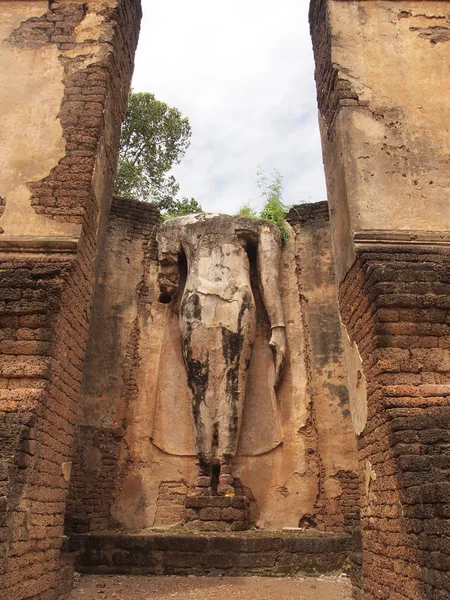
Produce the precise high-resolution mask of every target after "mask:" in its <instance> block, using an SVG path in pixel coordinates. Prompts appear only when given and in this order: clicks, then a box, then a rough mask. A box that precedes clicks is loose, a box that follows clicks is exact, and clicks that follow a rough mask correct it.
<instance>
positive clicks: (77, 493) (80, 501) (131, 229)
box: [66, 198, 159, 533]
mask: <svg viewBox="0 0 450 600" xmlns="http://www.w3.org/2000/svg"><path fill="white" fill-rule="evenodd" d="M158 223H159V211H158V210H157V209H156V207H155V206H154V205H152V204H147V203H143V202H137V201H134V200H129V199H125V198H113V201H112V205H111V212H110V219H109V223H108V228H107V231H106V243H105V247H104V249H103V252H102V256H101V261H100V267H99V274H100V283H99V285H98V288H97V290H96V295H95V297H94V301H93V307H92V311H93V314H94V316H95V318H93V319H92V321H91V327H90V333H89V342H88V347H87V354H86V360H85V365H84V381H83V396H82V398H83V406H82V410H83V417H82V422H81V424H80V425H79V427H78V429H77V454H76V458H75V460H74V466H73V475H72V482H71V487H70V493H69V497H68V500H67V510H66V531H67V532H68V533H84V532H88V531H104V530H105V529H108V527H110V526H111V504H112V501H113V497H114V492H115V490H116V487H117V485H118V481H119V480H120V479H121V478H122V476H123V471H124V470H126V468H127V463H126V461H125V464H121V466H119V463H118V458H119V453H120V450H121V448H122V445H123V435H124V431H125V419H126V413H127V407H128V406H129V404H130V403H132V402H133V401H135V400H136V398H137V393H138V382H137V370H138V368H139V364H140V361H141V356H140V354H141V353H140V348H139V340H140V323H141V322H142V319H143V318H145V312H146V304H147V302H148V298H149V293H150V292H149V288H148V285H149V279H150V278H149V277H148V268H149V264H150V261H152V260H154V259H155V243H156V230H157V226H158ZM134 262H136V263H137V264H136V265H135V266H136V280H134V275H133V274H134V272H135V271H134V269H133V267H132V265H133V263H134ZM116 288H117V289H116ZM130 305H132V306H133V307H135V309H136V312H135V313H134V312H133V315H132V316H131V317H129V316H128V313H127V310H128V308H129V307H130ZM128 319H130V322H128ZM92 423H95V425H93V424H92Z"/></svg>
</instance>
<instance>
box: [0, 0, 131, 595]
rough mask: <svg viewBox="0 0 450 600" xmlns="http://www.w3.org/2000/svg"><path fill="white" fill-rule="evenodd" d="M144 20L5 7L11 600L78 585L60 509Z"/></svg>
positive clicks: (0, 432) (4, 442)
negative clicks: (67, 556)
mask: <svg viewBox="0 0 450 600" xmlns="http://www.w3.org/2000/svg"><path fill="white" fill-rule="evenodd" d="M139 20H140V3H139V2H137V1H134V0H99V1H96V2H90V1H88V2H80V1H78V0H67V1H64V2H53V1H50V2H47V1H45V2H43V1H41V0H30V1H22V2H0V43H1V57H2V58H1V61H2V65H3V66H2V73H1V74H0V79H1V90H2V92H1V97H0V109H1V110H0V114H1V117H0V118H1V128H2V140H3V141H2V148H1V149H0V165H1V167H2V181H1V183H0V196H1V198H2V200H1V202H0V324H1V328H2V329H1V337H0V544H1V547H0V595H1V596H2V597H4V598H14V599H17V600H21V599H25V598H39V599H40V600H44V599H45V600H47V599H48V600H51V599H56V598H62V597H63V595H64V593H65V591H66V589H67V587H68V586H69V587H70V585H71V579H70V569H69V570H68V571H67V570H65V569H64V568H63V567H64V563H63V560H62V554H61V549H62V543H63V519H64V510H65V500H66V494H67V490H68V487H69V482H70V478H71V462H72V455H73V446H74V426H75V424H76V422H77V419H78V405H79V403H78V401H79V393H80V382H81V369H82V361H83V358H84V352H85V344H86V338H87V329H88V322H89V303H90V297H91V293H92V289H93V285H94V281H95V258H96V254H97V250H98V247H99V239H100V238H101V232H102V230H103V227H104V222H105V217H106V216H107V214H108V211H109V202H110V197H111V188H112V179H113V174H114V170H115V166H116V160H117V153H118V144H119V135H120V124H121V119H122V118H123V115H124V112H125V108H126V102H127V94H128V90H129V86H130V80H131V73H132V67H133V56H134V51H135V47H136V43H137V36H138V31H139ZM69 566H70V565H69Z"/></svg>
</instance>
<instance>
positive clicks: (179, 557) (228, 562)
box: [70, 531, 351, 577]
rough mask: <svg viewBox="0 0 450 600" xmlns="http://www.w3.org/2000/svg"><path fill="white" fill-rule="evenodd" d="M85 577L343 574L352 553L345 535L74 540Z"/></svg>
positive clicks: (154, 534) (107, 535)
mask: <svg viewBox="0 0 450 600" xmlns="http://www.w3.org/2000/svg"><path fill="white" fill-rule="evenodd" d="M70 545H71V550H72V551H76V552H77V553H78V559H77V565H76V568H77V570H78V571H80V572H82V573H108V574H117V575H132V574H136V575H137V574H148V575H199V576H203V575H231V576H251V575H265V576H277V577H278V576H290V575H301V574H314V573H330V572H333V571H338V570H341V569H342V568H343V566H344V565H345V563H346V561H347V559H348V555H349V553H350V551H351V538H350V536H348V535H345V534H324V533H319V532H311V533H309V532H296V533H286V532H259V531H250V532H249V531H247V532H235V533H234V532H226V533H218V532H214V533H212V532H208V533H206V532H202V533H192V534H186V533H185V532H183V533H173V532H171V533H166V532H164V533H161V532H151V533H145V534H135V535H133V534H119V533H113V532H111V533H104V534H78V535H72V537H71V540H70Z"/></svg>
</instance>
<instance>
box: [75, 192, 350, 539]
mask: <svg viewBox="0 0 450 600" xmlns="http://www.w3.org/2000/svg"><path fill="white" fill-rule="evenodd" d="M323 214H324V211H323V210H322V212H321V213H320V215H321V216H323ZM325 214H326V207H325ZM155 217H156V213H155V212H154V209H153V208H152V207H151V206H149V205H142V204H139V203H133V202H131V201H121V200H119V199H118V200H115V201H114V204H113V211H112V213H111V222H110V226H109V229H108V242H107V247H106V250H105V254H104V255H103V258H102V266H101V286H100V287H99V290H98V291H99V293H98V295H97V297H96V301H95V305H94V311H93V314H94V315H95V320H93V321H92V325H91V334H90V344H89V348H90V350H89V354H88V359H87V361H86V368H85V379H84V381H85V384H84V387H85V394H84V399H83V403H84V411H85V424H86V428H85V429H86V434H83V433H82V431H83V428H81V430H80V436H81V437H80V440H81V441H80V452H82V453H83V454H84V455H85V456H89V457H90V456H91V455H92V457H94V455H95V456H97V457H98V458H97V459H96V460H97V465H98V471H97V478H96V481H103V480H104V477H105V478H107V477H114V478H115V479H114V480H113V481H111V479H110V480H109V483H108V484H107V485H108V486H109V487H108V488H107V489H108V490H110V489H112V488H113V487H115V493H114V495H111V494H110V493H109V491H108V494H106V495H105V493H104V492H105V489H106V488H104V486H103V483H102V484H101V485H100V486H93V485H92V484H90V483H89V477H90V474H89V472H88V471H89V469H90V467H88V468H87V470H85V472H84V473H83V472H82V471H83V469H82V468H80V472H79V473H78V474H77V469H75V474H74V477H75V480H76V481H77V484H76V486H74V488H73V490H72V491H73V498H72V500H71V503H72V504H71V506H72V508H71V509H70V511H69V512H70V519H69V520H68V528H69V529H70V528H72V530H78V531H80V530H88V529H89V528H90V529H91V530H99V529H102V528H104V526H105V525H104V521H103V520H99V519H98V516H99V511H98V508H99V507H100V505H102V502H103V503H104V502H105V497H106V496H107V502H110V504H111V500H112V505H111V519H110V522H109V525H110V526H111V527H114V526H120V527H123V528H125V529H127V530H135V529H140V528H146V527H155V526H156V527H162V526H168V525H171V524H175V523H177V522H180V520H181V516H182V509H183V502H184V498H185V496H186V493H187V491H188V487H189V486H191V485H193V483H194V480H195V476H196V468H195V464H194V445H193V437H192V425H191V416H190V409H189V405H188V402H187V383H186V375H185V370H184V365H183V362H182V358H181V351H180V342H179V330H178V324H177V317H176V314H173V313H172V309H171V307H170V306H169V305H165V304H161V303H159V302H158V298H159V290H158V287H157V278H156V276H157V267H158V265H157V262H156V255H155V254H154V252H153V250H152V248H153V244H154V239H155ZM294 220H295V219H294ZM311 248H312V249H313V252H311ZM322 259H323V264H322V266H321V267H320V268H319V272H317V268H318V266H319V264H320V263H321V260H322ZM281 272H282V275H281V281H280V287H281V290H282V293H281V295H282V298H283V306H284V314H285V321H286V326H287V332H288V343H289V357H288V365H287V368H286V371H285V374H284V376H283V380H282V383H281V385H280V388H279V393H278V399H277V401H276V405H275V407H274V408H275V411H274V412H271V410H269V409H270V407H268V409H267V413H269V414H268V415H267V414H262V413H266V410H265V409H264V410H262V409H261V402H263V400H264V399H262V398H261V397H260V396H258V395H256V394H253V391H252V390H253V388H257V389H261V388H260V386H261V383H260V380H263V381H265V380H266V379H267V381H269V380H270V373H269V374H268V373H267V369H266V370H263V369H262V368H261V366H259V365H260V364H265V363H264V362H263V363H259V361H260V360H262V361H264V360H265V359H264V358H263V356H265V353H267V354H268V359H269V364H270V361H271V355H270V349H269V347H268V335H269V332H268V323H267V321H266V317H265V315H264V312H263V310H262V305H261V298H260V296H259V292H258V289H257V286H254V294H255V300H256V303H257V306H258V311H259V315H260V317H259V325H258V336H257V341H256V346H258V347H256V346H255V349H254V356H256V355H257V356H259V358H258V360H256V361H254V362H253V364H252V366H251V373H250V375H249V382H248V386H249V396H248V397H247V399H248V403H247V405H246V408H245V409H244V422H243V428H242V433H241V442H240V447H239V452H238V458H237V460H236V462H235V469H234V475H235V476H236V477H239V478H240V480H241V482H242V484H243V485H244V486H246V487H248V488H249V489H250V490H251V492H252V494H253V496H254V498H255V502H252V515H253V518H254V520H255V521H257V522H258V524H259V525H261V526H264V527H265V528H268V529H275V528H281V527H285V526H293V527H296V526H298V525H299V522H301V526H306V527H308V526H312V527H320V528H322V529H334V530H337V531H342V530H344V529H345V528H347V529H349V528H351V527H352V523H353V521H354V520H355V519H356V517H357V515H356V513H355V504H356V501H355V495H356V494H357V493H355V489H356V482H355V475H354V469H355V448H354V434H353V430H352V429H351V427H350V418H349V412H348V407H347V397H346V395H345V390H344V389H343V377H344V367H343V351H342V347H341V344H340V341H339V337H340V325H339V319H338V317H337V312H336V303H337V299H336V294H335V289H334V275H333V270H332V264H331V246H330V238H329V230H328V223H327V222H326V220H324V219H323V218H322V219H320V218H319V225H318V226H317V227H314V226H312V225H309V226H305V227H304V228H303V224H302V223H301V222H300V221H297V222H295V223H293V228H292V229H291V235H290V240H289V242H288V244H287V245H286V247H285V249H284V250H283V255H282V260H281ZM319 304H320V306H321V308H320V307H319V306H318V305H319ZM324 321H326V322H327V327H326V329H324V328H323V324H324ZM319 332H322V333H319ZM319 338H320V339H319ZM327 344H329V345H330V346H331V347H332V350H330V351H329V350H328V346H327ZM159 400H162V401H161V402H160V403H159V404H158V402H159ZM268 401H269V404H270V402H271V399H270V397H269V400H268ZM276 415H277V416H276ZM94 420H95V421H96V422H98V423H99V424H100V426H101V428H100V429H101V431H102V434H101V435H102V436H104V432H105V431H106V430H107V431H109V432H111V435H110V438H111V443H109V442H108V449H107V448H106V446H105V448H104V450H105V453H104V454H103V455H102V448H101V444H99V443H98V441H97V440H98V439H100V436H95V435H94V436H93V435H92V434H91V433H90V432H89V431H88V430H87V429H88V427H87V426H88V425H89V423H92V422H93V421H94ZM277 420H278V423H277ZM100 429H99V431H100ZM113 432H118V434H119V436H120V435H121V436H122V438H121V441H120V442H118V441H117V440H118V439H119V437H117V435H116V438H115V440H116V441H112V438H113V435H112V434H113ZM280 435H282V444H280V443H279V442H280V441H281V440H280ZM277 436H278V437H277ZM102 439H104V438H103V437H102ZM277 439H278V441H275V442H273V440H277ZM268 442H270V444H272V445H270V444H269V446H268V447H266V449H265V450H263V448H264V447H265V444H267V443H268ZM114 444H116V445H117V447H116V450H115V453H116V454H115V455H116V457H117V463H116V471H115V472H113V470H109V466H108V465H109V457H110V454H109V452H110V450H109V448H111V447H112V445H114ZM102 456H103V457H102ZM80 467H81V463H80ZM106 473H109V475H106ZM94 487H96V488H97V489H95V490H94ZM93 497H95V499H96V500H95V501H94V503H93V504H94V505H95V507H94V509H93V510H92V514H88V513H89V510H91V509H90V508H87V507H90V506H92V498H93ZM101 498H103V500H102V499H101ZM80 515H82V519H83V522H82V523H80V522H77V518H79V517H80Z"/></svg>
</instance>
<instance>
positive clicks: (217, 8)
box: [133, 0, 326, 213]
mask: <svg viewBox="0 0 450 600" xmlns="http://www.w3.org/2000/svg"><path fill="white" fill-rule="evenodd" d="M308 4H309V1H308V0H228V1H227V2H217V1H214V0H191V1H187V0H143V7H144V19H143V22H142V29H141V36H140V40H139V47H138V51H137V55H136V68H135V73H134V78H133V88H134V91H139V92H152V93H153V94H155V96H156V97H157V99H158V100H162V101H164V102H167V103H168V104H169V105H171V106H175V107H177V108H178V109H179V110H180V111H181V112H182V113H183V115H185V116H187V117H188V118H189V121H190V123H191V127H192V138H191V145H190V148H189V149H188V151H187V153H186V155H185V157H184V159H183V160H182V162H181V164H180V165H179V166H177V167H176V169H175V176H176V178H177V180H178V182H179V183H180V186H181V190H180V191H181V194H182V195H183V196H188V197H191V196H192V197H194V198H196V200H198V201H199V202H200V204H201V205H202V206H203V208H204V209H205V210H208V211H216V212H228V213H233V212H236V211H237V210H238V209H239V207H240V206H241V205H242V203H244V202H247V201H251V203H252V205H253V206H255V207H257V208H258V207H260V206H261V199H260V195H259V191H258V188H257V186H256V183H255V180H256V170H257V166H258V165H261V166H262V167H263V168H264V170H265V171H266V172H267V173H268V174H269V173H270V172H271V171H272V170H273V169H278V170H279V171H280V173H281V174H282V175H283V177H284V201H285V203H287V204H295V203H299V202H315V201H318V200H324V199H326V192H325V182H324V175H323V166H322V156H321V150H320V137H319V131H318V125H317V107H316V95H315V84H314V64H313V58H312V49H311V40H310V36H309V28H308Z"/></svg>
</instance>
